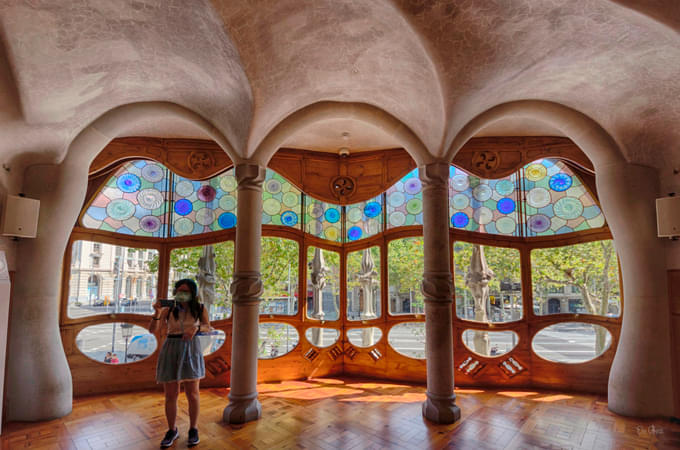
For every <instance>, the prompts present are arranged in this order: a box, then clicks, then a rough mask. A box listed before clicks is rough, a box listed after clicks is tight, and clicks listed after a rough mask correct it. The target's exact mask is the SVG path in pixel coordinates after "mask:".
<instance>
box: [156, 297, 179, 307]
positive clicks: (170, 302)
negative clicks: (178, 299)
mask: <svg viewBox="0 0 680 450" xmlns="http://www.w3.org/2000/svg"><path fill="white" fill-rule="evenodd" d="M158 302H159V303H160V304H161V307H163V308H172V307H173V306H175V301H174V300H172V299H169V298H161V299H159V300H158Z"/></svg>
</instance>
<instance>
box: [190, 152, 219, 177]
mask: <svg viewBox="0 0 680 450" xmlns="http://www.w3.org/2000/svg"><path fill="white" fill-rule="evenodd" d="M187 165H188V166H189V169H191V170H192V171H194V172H200V171H203V170H206V169H210V168H211V167H213V166H214V165H215V157H214V156H213V155H212V154H211V153H210V152H206V151H202V150H198V151H193V152H191V153H189V157H188V158H187Z"/></svg>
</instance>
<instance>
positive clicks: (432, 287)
mask: <svg viewBox="0 0 680 450" xmlns="http://www.w3.org/2000/svg"><path fill="white" fill-rule="evenodd" d="M420 291H421V292H422V293H423V295H424V296H425V301H426V302H448V303H451V302H453V278H452V277H451V272H449V271H448V270H447V271H445V272H434V271H425V272H424V273H423V282H422V284H421V285H420Z"/></svg>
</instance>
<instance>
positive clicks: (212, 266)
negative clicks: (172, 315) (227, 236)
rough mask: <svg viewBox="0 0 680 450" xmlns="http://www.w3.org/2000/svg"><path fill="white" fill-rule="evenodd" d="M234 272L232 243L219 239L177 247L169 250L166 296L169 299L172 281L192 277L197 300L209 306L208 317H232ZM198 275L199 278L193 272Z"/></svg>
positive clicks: (214, 318) (172, 285)
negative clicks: (207, 243) (210, 242)
mask: <svg viewBox="0 0 680 450" xmlns="http://www.w3.org/2000/svg"><path fill="white" fill-rule="evenodd" d="M233 271H234V243H233V242H232V241H226V242H220V243H218V244H212V245H205V246H204V245H201V246H198V247H185V248H176V249H174V250H172V251H171V252H170V277H169V283H168V293H167V297H168V298H172V290H173V287H174V285H175V282H176V281H178V280H181V279H182V278H191V279H194V280H195V281H196V282H197V284H198V294H199V297H200V301H201V302H202V303H203V304H205V305H206V306H207V307H208V311H209V312H210V320H220V319H226V318H228V317H229V316H231V293H230V292H229V286H230V285H231V275H232V273H233ZM197 274H199V276H198V278H197V277H196V275H197Z"/></svg>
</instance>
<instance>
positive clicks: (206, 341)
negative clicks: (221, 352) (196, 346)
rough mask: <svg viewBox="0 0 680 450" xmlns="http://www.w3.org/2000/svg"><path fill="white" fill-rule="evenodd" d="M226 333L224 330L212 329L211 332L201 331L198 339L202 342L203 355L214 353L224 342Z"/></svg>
mask: <svg viewBox="0 0 680 450" xmlns="http://www.w3.org/2000/svg"><path fill="white" fill-rule="evenodd" d="M224 338H225V334H224V331H222V330H212V331H211V332H209V333H200V334H199V335H198V341H199V342H200V343H201V350H202V351H203V356H207V355H209V354H211V353H214V352H216V351H217V349H219V348H220V347H222V345H223V344H224Z"/></svg>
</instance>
